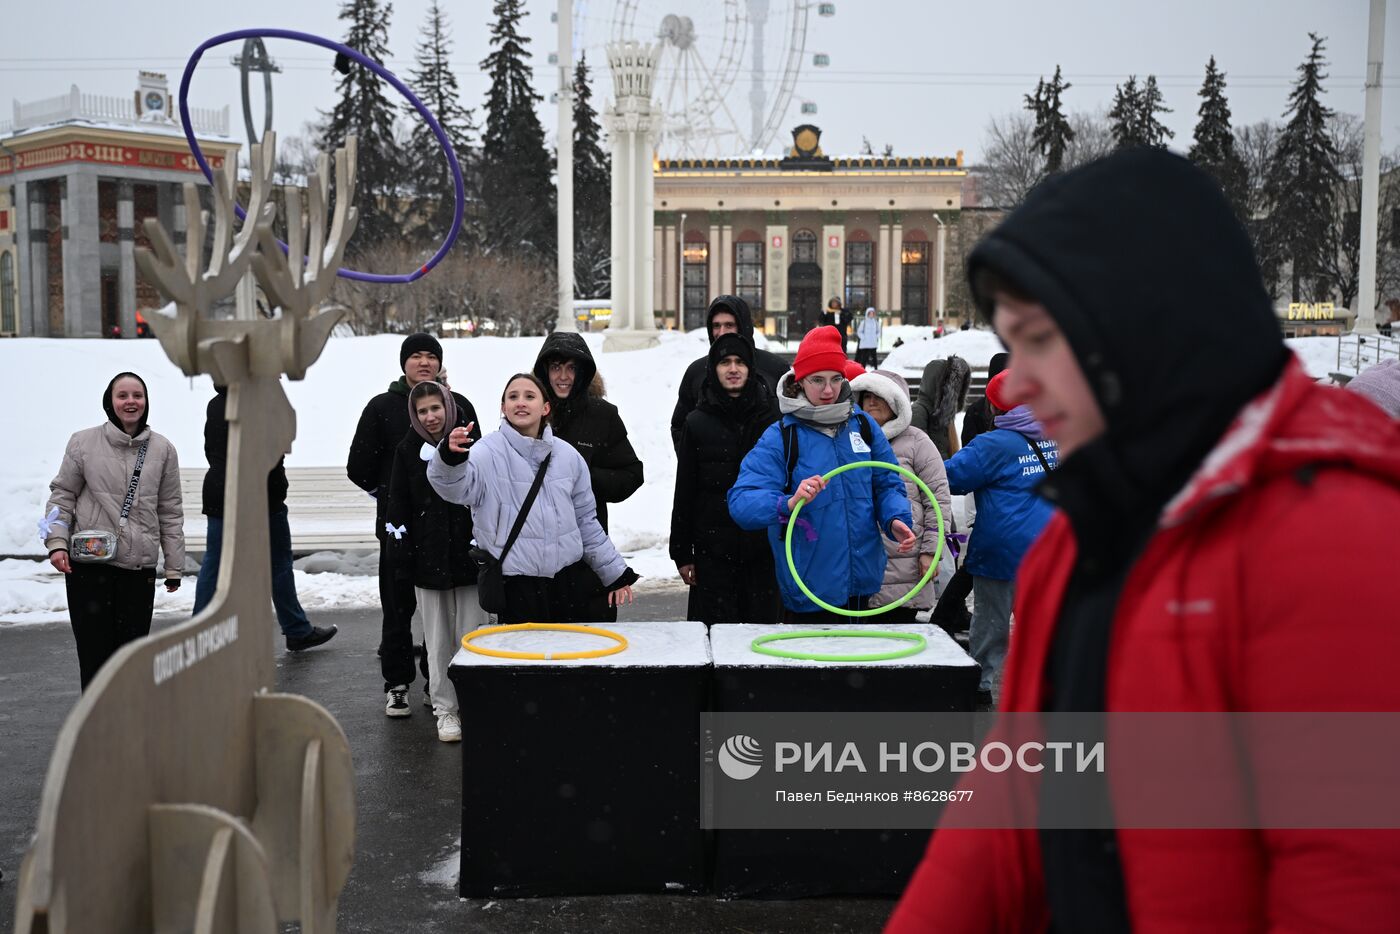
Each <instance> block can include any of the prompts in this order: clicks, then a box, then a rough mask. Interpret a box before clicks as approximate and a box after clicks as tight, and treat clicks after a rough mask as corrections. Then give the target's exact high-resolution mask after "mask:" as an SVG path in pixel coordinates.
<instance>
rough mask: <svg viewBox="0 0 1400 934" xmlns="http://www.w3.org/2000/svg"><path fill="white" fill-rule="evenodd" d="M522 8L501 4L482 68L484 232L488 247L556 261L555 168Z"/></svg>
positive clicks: (509, 1)
mask: <svg viewBox="0 0 1400 934" xmlns="http://www.w3.org/2000/svg"><path fill="white" fill-rule="evenodd" d="M521 5H522V0H497V2H496V5H495V7H493V8H492V12H493V13H494V14H495V16H496V22H495V25H493V26H492V27H491V46H492V52H491V54H490V55H488V56H486V60H485V61H483V62H482V63H481V67H482V69H483V70H485V71H486V73H487V74H488V75H489V76H490V79H491V89H490V91H489V92H487V96H486V130H485V132H484V133H483V134H482V139H481V203H482V209H483V217H482V227H483V234H484V238H485V240H486V244H487V246H488V247H492V248H496V249H503V250H506V251H507V252H516V251H524V252H528V253H534V254H537V255H543V256H553V255H554V251H555V234H556V229H555V207H554V185H553V183H552V181H551V178H550V176H551V173H552V171H553V160H552V159H551V158H550V155H549V152H548V150H546V149H545V145H544V128H543V127H542V126H541V125H540V119H539V116H538V115H537V114H536V113H535V104H536V103H537V102H538V101H540V100H541V97H540V96H539V95H538V94H536V93H535V90H534V88H533V87H532V86H531V84H530V81H531V78H532V73H531V69H530V66H529V64H528V60H529V58H530V53H529V52H528V51H527V50H526V48H525V46H527V45H528V44H529V42H530V40H529V39H528V38H527V37H525V36H522V35H521V34H520V31H519V25H520V18H521V17H522V16H523V15H524V13H523V11H522V10H521Z"/></svg>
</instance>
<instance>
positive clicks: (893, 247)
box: [882, 221, 904, 315]
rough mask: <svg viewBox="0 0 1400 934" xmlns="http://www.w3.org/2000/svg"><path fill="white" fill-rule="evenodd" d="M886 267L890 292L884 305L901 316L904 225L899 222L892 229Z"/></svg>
mask: <svg viewBox="0 0 1400 934" xmlns="http://www.w3.org/2000/svg"><path fill="white" fill-rule="evenodd" d="M886 265H887V266H889V269H890V290H889V292H888V293H887V297H886V298H885V300H884V301H883V302H882V304H883V305H884V306H885V307H886V308H888V309H889V310H890V311H891V312H892V313H894V314H896V315H899V314H902V312H903V311H904V225H903V224H901V223H900V222H899V221H895V222H894V226H892V227H891V228H890V257H889V262H888V263H886Z"/></svg>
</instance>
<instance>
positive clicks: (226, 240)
mask: <svg viewBox="0 0 1400 934" xmlns="http://www.w3.org/2000/svg"><path fill="white" fill-rule="evenodd" d="M276 151H277V149H276V137H275V136H274V135H273V134H271V133H269V134H268V135H267V137H266V138H265V139H264V141H263V142H262V143H261V144H259V145H255V146H254V147H253V151H252V155H253V159H252V166H251V169H252V179H253V183H252V194H251V197H250V198H249V203H248V213H247V215H246V217H245V219H244V221H243V226H242V228H241V229H240V230H239V232H238V235H237V237H235V236H234V234H233V225H234V223H235V221H236V220H237V217H236V215H235V213H234V209H233V205H234V199H235V197H236V189H235V186H236V180H237V176H238V173H237V161H236V160H234V161H233V162H232V163H230V164H227V165H225V166H223V167H220V168H218V169H215V170H214V183H213V186H212V191H213V200H214V224H213V226H214V241H213V244H212V247H213V249H212V255H211V257H210V260H209V267H208V268H207V269H204V270H203V271H201V266H202V264H203V261H204V228H205V226H206V224H207V223H208V221H209V214H208V212H207V211H204V210H203V209H202V208H201V206H200V202H199V189H198V188H197V187H196V186H195V185H193V184H190V183H186V184H185V186H184V199H185V217H186V218H187V219H188V223H187V224H186V227H187V231H186V240H185V255H184V258H183V260H182V259H181V257H180V255H179V252H178V250H177V249H176V248H175V244H174V243H173V242H172V241H171V239H170V235H169V234H168V233H166V231H165V228H164V227H163V226H162V225H161V223H160V221H159V220H157V219H156V218H147V219H146V220H145V221H144V222H143V227H144V229H145V231H146V236H147V237H148V238H149V239H150V241H151V249H150V250H146V249H138V250H137V251H136V265H137V267H138V268H139V269H140V270H141V273H142V275H144V276H145V277H146V279H147V280H148V281H150V282H152V283H154V284H155V285H156V287H157V288H159V289H160V290H161V292H162V293H164V294H165V295H166V296H167V297H169V298H170V299H171V300H173V301H174V302H175V315H174V320H173V321H172V320H170V319H169V318H153V319H152V321H151V327H152V329H153V330H154V331H155V333H156V336H157V337H158V338H160V342H161V345H162V346H163V347H164V348H165V351H166V353H167V354H168V355H169V356H170V358H171V360H173V361H174V362H175V363H176V364H177V365H178V366H179V367H180V369H181V370H183V371H184V372H185V373H188V374H190V375H191V376H193V375H194V374H196V373H199V372H201V370H200V369H199V361H198V343H199V329H198V327H196V320H197V319H198V318H200V317H201V316H203V315H205V314H207V313H208V311H209V309H210V308H212V307H213V305H214V304H215V303H216V302H218V301H219V300H220V299H222V298H225V297H226V296H228V295H230V294H232V293H233V290H234V289H235V288H236V287H237V285H238V280H239V279H241V278H242V277H243V276H244V274H245V273H246V272H247V271H248V267H249V264H250V263H251V262H252V260H253V255H254V251H255V250H256V248H257V243H258V239H259V232H260V231H271V229H272V221H273V219H274V218H275V217H276V215H277V207H276V205H274V204H271V203H270V202H269V199H268V196H269V194H270V193H271V191H272V173H273V167H274V166H275V164H276Z"/></svg>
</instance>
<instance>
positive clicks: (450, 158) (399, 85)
mask: <svg viewBox="0 0 1400 934" xmlns="http://www.w3.org/2000/svg"><path fill="white" fill-rule="evenodd" d="M258 38H261V39H290V40H291V41H293V42H307V43H310V44H311V45H319V46H320V47H321V48H323V49H330V50H331V51H333V52H340V53H341V54H343V55H345V56H347V57H349V58H351V59H353V60H354V61H356V62H359V63H360V64H361V65H363V66H365V67H366V68H368V69H369V70H370V71H372V72H374V73H375V74H376V75H379V77H381V78H383V79H384V80H385V81H387V82H389V83H390V84H392V85H393V86H394V89H395V90H397V91H398V92H399V93H400V94H402V95H403V96H404V99H405V100H407V101H408V102H409V103H410V104H412V105H413V109H414V110H416V111H418V112H419V113H420V114H422V115H423V119H424V120H426V121H427V122H428V128H429V129H430V130H432V131H433V135H434V136H436V137H437V140H438V142H439V143H441V144H442V151H443V152H444V153H446V154H447V165H448V168H450V169H451V170H452V189H453V191H452V193H453V199H454V203H453V208H452V227H451V229H450V230H449V231H448V232H447V238H446V239H445V240H443V242H442V246H440V247H438V251H437V252H436V253H434V254H433V256H432V258H431V259H429V260H428V261H427V262H426V263H424V264H423V265H422V266H421V267H419V268H418V269H415V270H414V271H413V272H409V273H403V274H401V275H381V274H379V273H372V272H359V271H358V270H354V269H344V268H342V269H339V270H337V271H336V275H338V276H340V277H341V278H343V279H355V280H357V281H359V282H381V283H389V284H403V283H408V282H413V281H414V280H416V279H421V278H423V277H424V276H426V275H427V274H428V271H429V270H430V269H432V268H433V267H434V266H436V265H437V264H438V263H439V262H441V261H442V258H443V257H444V256H446V255H447V251H448V250H450V249H452V244H453V243H454V242H455V241H456V239H457V234H458V233H459V232H461V229H462V207H463V202H464V201H465V200H466V193H465V191H464V188H463V185H462V167H461V165H459V164H458V162H457V153H455V152H453V150H452V141H451V140H449V139H448V138H447V133H445V132H444V131H443V129H442V124H440V123H438V122H437V118H436V117H434V116H433V115H432V114H431V113H430V112H429V111H428V108H427V107H425V106H423V102H422V101H420V100H419V99H418V98H417V96H415V95H414V93H413V92H412V91H410V90H409V89H408V85H406V84H404V83H403V82H402V81H400V80H399V79H398V78H397V77H395V75H394V73H393V72H391V71H390V70H389V69H387V68H385V67H384V66H383V65H381V64H379V63H378V62H376V61H374V60H372V59H370V58H368V57H366V56H364V55H362V54H360V53H359V52H357V51H356V50H354V49H352V48H350V47H349V46H348V45H342V44H341V43H339V42H335V41H333V40H331V39H323V38H321V37H320V36H313V35H311V34H310V33H305V32H296V31H295V30H291V29H238V30H235V31H234V32H226V33H223V34H222V35H218V36H214V37H213V38H212V39H207V40H205V42H204V43H203V44H202V45H200V47H199V48H197V49H195V50H194V54H193V55H191V56H190V60H189V62H187V63H186V64H185V73H184V74H183V75H181V76H180V122H181V124H183V125H184V130H185V140H186V141H187V142H188V143H189V144H190V152H192V153H193V154H194V161H195V162H197V163H199V170H200V171H201V172H203V173H204V177H205V178H207V179H209V181H210V183H213V181H214V172H213V170H212V169H210V168H209V163H208V162H207V161H205V159H204V153H203V152H202V151H201V150H200V148H199V143H198V142H197V141H196V140H195V138H194V123H193V122H192V121H191V120H190V103H189V95H190V79H191V78H193V77H194V70H195V68H196V67H197V66H198V65H199V59H200V57H201V56H203V55H204V52H205V50H206V49H210V48H212V47H214V46H216V45H222V44H224V43H225V42H233V41H235V40H238V39H258ZM234 210H235V211H236V212H237V213H238V217H239V219H240V220H241V219H243V218H244V217H245V216H246V214H245V212H244V210H243V208H241V207H239V206H238V205H236V204H235V205H234ZM277 242H278V243H281V245H282V251H283V252H286V250H287V244H285V243H282V241H280V240H279V241H277Z"/></svg>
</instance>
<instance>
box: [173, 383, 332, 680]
mask: <svg viewBox="0 0 1400 934" xmlns="http://www.w3.org/2000/svg"><path fill="white" fill-rule="evenodd" d="M227 402H228V387H227V386H215V387H214V398H212V399H210V400H209V405H208V407H207V408H206V409H205V410H204V459H205V460H207V461H208V462H209V469H208V470H207V471H206V472H205V474H204V487H203V490H202V492H201V499H202V502H203V508H202V509H201V510H200V511H201V512H203V513H204V515H205V516H207V517H208V519H209V527H208V531H207V533H206V534H205V545H204V558H203V559H202V560H201V561H200V563H199V578H198V580H197V581H196V582H195V588H194V615H196V616H198V615H199V613H200V611H201V610H203V609H204V608H205V607H206V606H208V605H209V602H210V601H211V600H213V599H214V589H215V585H216V584H217V583H218V580H219V557H220V555H221V554H222V553H223V542H224V481H225V478H226V476H227V473H228V419H227V418H226V417H225V409H226V404H227ZM267 523H268V555H269V557H270V558H271V559H272V606H273V608H274V609H275V610H276V611H277V625H278V626H279V627H281V629H282V636H283V638H285V639H286V640H287V651H289V652H300V651H301V650H303V649H310V648H315V647H316V646H318V645H322V644H324V643H326V642H329V641H330V640H331V638H332V637H333V636H335V633H336V627H335V626H313V625H311V621H310V620H309V619H307V618H306V611H305V610H303V609H302V608H301V601H300V600H298V599H297V585H296V580H295V578H294V577H293V575H292V531H291V527H290V526H289V525H288V524H287V468H286V467H284V466H283V464H282V460H280V459H279V460H278V461H277V466H276V467H274V468H272V470H270V471H268V474H267Z"/></svg>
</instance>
